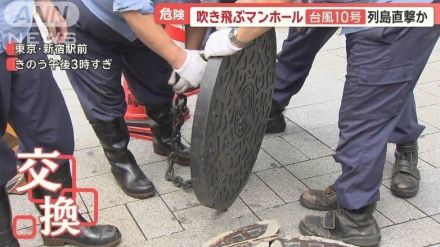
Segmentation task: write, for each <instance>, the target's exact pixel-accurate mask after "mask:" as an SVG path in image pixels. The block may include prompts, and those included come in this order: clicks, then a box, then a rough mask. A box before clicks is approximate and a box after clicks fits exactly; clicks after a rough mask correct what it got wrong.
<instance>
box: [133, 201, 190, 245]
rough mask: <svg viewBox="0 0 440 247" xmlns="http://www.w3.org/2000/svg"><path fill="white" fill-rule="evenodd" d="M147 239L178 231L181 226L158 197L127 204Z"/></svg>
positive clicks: (180, 229)
mask: <svg viewBox="0 0 440 247" xmlns="http://www.w3.org/2000/svg"><path fill="white" fill-rule="evenodd" d="M127 207H128V209H129V210H130V212H131V215H134V216H135V217H136V218H135V220H136V222H137V224H138V225H139V227H140V228H141V230H142V232H143V233H144V235H145V236H146V238H147V239H152V238H158V237H162V236H166V235H170V234H172V233H175V232H180V231H182V230H183V228H182V227H181V226H180V224H179V222H178V221H177V219H176V218H175V217H174V215H173V214H172V213H171V211H170V210H169V209H168V207H167V206H166V205H165V203H164V202H163V201H162V199H161V198H160V197H153V198H149V199H146V200H141V201H137V202H133V203H129V204H127Z"/></svg>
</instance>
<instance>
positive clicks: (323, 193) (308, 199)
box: [300, 185, 338, 211]
mask: <svg viewBox="0 0 440 247" xmlns="http://www.w3.org/2000/svg"><path fill="white" fill-rule="evenodd" d="M300 202H301V205H302V206H304V207H306V208H308V209H313V210H319V211H330V210H334V209H337V208H338V200H337V198H336V190H335V188H334V187H333V185H330V186H328V187H327V188H326V189H325V190H314V189H309V190H307V191H305V192H304V193H303V194H302V195H301V198H300Z"/></svg>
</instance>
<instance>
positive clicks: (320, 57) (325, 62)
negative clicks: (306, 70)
mask: <svg viewBox="0 0 440 247" xmlns="http://www.w3.org/2000/svg"><path fill="white" fill-rule="evenodd" d="M344 63H346V60H345V59H344V58H342V57H340V56H336V55H334V53H332V52H330V51H326V50H321V51H320V52H319V53H318V54H317V55H316V58H315V61H313V66H314V67H317V68H320V67H328V66H329V65H332V64H344ZM342 67H343V66H342Z"/></svg>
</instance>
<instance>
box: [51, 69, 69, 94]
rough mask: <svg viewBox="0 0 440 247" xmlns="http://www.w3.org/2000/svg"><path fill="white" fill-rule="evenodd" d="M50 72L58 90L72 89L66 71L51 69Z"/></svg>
mask: <svg viewBox="0 0 440 247" xmlns="http://www.w3.org/2000/svg"><path fill="white" fill-rule="evenodd" d="M52 74H53V77H54V78H55V80H56V81H57V84H58V87H59V88H60V90H66V89H72V84H70V81H69V78H67V74H66V71H62V70H52Z"/></svg>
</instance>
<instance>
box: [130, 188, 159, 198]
mask: <svg viewBox="0 0 440 247" xmlns="http://www.w3.org/2000/svg"><path fill="white" fill-rule="evenodd" d="M122 191H124V193H125V194H127V195H128V196H131V197H133V198H136V199H147V198H150V197H153V196H154V195H156V190H154V191H152V192H146V193H142V194H134V193H130V192H127V191H125V190H122Z"/></svg>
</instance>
